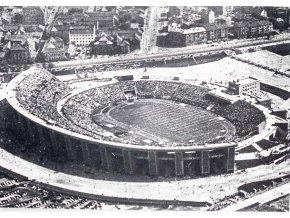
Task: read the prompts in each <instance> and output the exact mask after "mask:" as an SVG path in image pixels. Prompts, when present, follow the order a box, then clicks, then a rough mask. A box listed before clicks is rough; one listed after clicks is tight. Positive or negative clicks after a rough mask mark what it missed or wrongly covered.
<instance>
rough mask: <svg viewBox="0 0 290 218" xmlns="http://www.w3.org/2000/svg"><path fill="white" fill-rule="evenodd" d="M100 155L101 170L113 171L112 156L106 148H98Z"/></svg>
mask: <svg viewBox="0 0 290 218" xmlns="http://www.w3.org/2000/svg"><path fill="white" fill-rule="evenodd" d="M99 151H100V155H101V165H102V168H104V169H106V170H108V171H113V160H112V155H111V153H110V151H109V150H108V148H106V147H104V146H100V147H99Z"/></svg>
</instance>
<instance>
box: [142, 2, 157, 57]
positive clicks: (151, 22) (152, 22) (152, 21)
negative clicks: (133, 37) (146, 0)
mask: <svg viewBox="0 0 290 218" xmlns="http://www.w3.org/2000/svg"><path fill="white" fill-rule="evenodd" d="M159 11H160V10H159V7H149V8H148V10H147V13H146V21H145V29H144V33H143V36H142V42H141V50H142V52H143V53H144V54H147V53H149V52H151V51H152V49H153V48H154V47H156V41H157V31H158V19H159V17H160V14H159Z"/></svg>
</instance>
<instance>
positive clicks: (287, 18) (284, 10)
mask: <svg viewBox="0 0 290 218" xmlns="http://www.w3.org/2000/svg"><path fill="white" fill-rule="evenodd" d="M265 10H266V12H267V15H268V17H269V18H270V19H274V20H276V19H277V18H280V19H283V24H284V25H285V27H288V26H289V24H290V9H289V8H288V7H265Z"/></svg>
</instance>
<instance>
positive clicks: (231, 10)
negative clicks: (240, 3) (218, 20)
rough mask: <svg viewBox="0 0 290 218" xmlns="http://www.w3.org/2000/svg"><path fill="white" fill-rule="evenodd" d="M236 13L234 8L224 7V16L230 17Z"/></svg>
mask: <svg viewBox="0 0 290 218" xmlns="http://www.w3.org/2000/svg"><path fill="white" fill-rule="evenodd" d="M233 11H234V6H223V15H224V16H229V15H231V14H232V13H233Z"/></svg>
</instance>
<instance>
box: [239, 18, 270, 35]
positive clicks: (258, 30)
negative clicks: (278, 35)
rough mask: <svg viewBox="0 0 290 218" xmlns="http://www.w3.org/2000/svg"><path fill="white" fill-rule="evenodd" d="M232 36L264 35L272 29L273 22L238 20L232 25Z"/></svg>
mask: <svg viewBox="0 0 290 218" xmlns="http://www.w3.org/2000/svg"><path fill="white" fill-rule="evenodd" d="M233 31H234V33H233V34H234V37H235V38H238V39H241V38H257V37H262V36H266V35H268V34H269V33H271V32H272V31H273V24H272V23H271V22H269V21H267V20H260V21H253V22H252V21H248V22H238V23H235V24H234V27H233Z"/></svg>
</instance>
